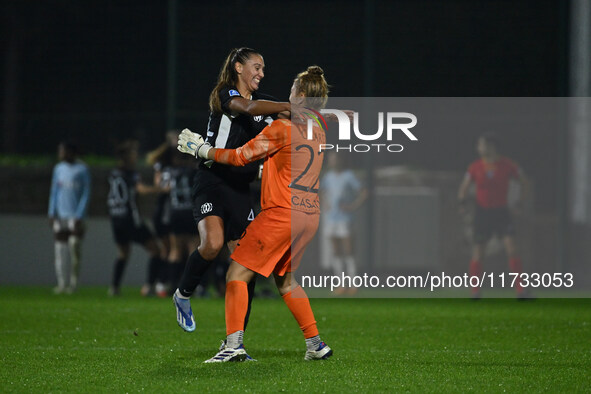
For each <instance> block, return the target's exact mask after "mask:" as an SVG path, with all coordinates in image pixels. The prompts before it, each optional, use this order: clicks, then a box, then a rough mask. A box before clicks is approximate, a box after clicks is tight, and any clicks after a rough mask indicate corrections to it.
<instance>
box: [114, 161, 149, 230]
mask: <svg viewBox="0 0 591 394" xmlns="http://www.w3.org/2000/svg"><path fill="white" fill-rule="evenodd" d="M108 179H109V196H108V197H107V205H108V207H109V215H110V216H111V218H112V219H116V220H118V221H119V220H124V219H127V220H131V221H133V223H135V224H136V225H139V224H140V223H141V217H140V213H139V210H138V208H137V201H136V199H137V193H136V190H135V188H136V185H137V184H138V182H139V181H140V174H139V173H138V172H137V171H133V170H126V169H122V168H116V169H114V170H112V171H111V173H110V174H109V178H108Z"/></svg>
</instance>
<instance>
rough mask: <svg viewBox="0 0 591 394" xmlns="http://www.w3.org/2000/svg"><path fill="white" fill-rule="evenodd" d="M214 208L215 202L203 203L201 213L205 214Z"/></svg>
mask: <svg viewBox="0 0 591 394" xmlns="http://www.w3.org/2000/svg"><path fill="white" fill-rule="evenodd" d="M212 209H213V204H212V203H210V202H206V203H205V204H203V205H202V206H201V214H202V215H205V214H206V213H209V212H211V210H212Z"/></svg>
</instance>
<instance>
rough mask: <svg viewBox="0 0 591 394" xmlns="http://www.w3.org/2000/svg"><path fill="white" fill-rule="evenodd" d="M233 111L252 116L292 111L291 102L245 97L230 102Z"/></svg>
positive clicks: (229, 105) (229, 106)
mask: <svg viewBox="0 0 591 394" xmlns="http://www.w3.org/2000/svg"><path fill="white" fill-rule="evenodd" d="M228 108H230V110H231V111H232V112H237V113H241V114H245V115H250V116H258V115H272V114H277V113H281V112H285V111H288V112H289V111H291V104H290V103H287V102H276V101H269V100H247V99H245V98H244V97H235V98H233V99H232V100H231V101H230V102H229V103H228Z"/></svg>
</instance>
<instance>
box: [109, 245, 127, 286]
mask: <svg viewBox="0 0 591 394" xmlns="http://www.w3.org/2000/svg"><path fill="white" fill-rule="evenodd" d="M129 251H130V245H129V244H117V259H116V260H115V264H114V266H113V281H112V283H111V287H110V288H109V295H111V296H118V295H120V294H121V279H122V278H123V273H124V272H125V267H126V266H127V260H129Z"/></svg>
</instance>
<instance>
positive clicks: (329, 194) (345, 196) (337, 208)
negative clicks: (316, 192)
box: [320, 170, 361, 223]
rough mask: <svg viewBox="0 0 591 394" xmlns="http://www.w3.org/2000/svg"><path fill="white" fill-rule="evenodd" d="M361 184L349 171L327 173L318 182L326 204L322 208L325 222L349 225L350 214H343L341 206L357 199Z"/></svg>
mask: <svg viewBox="0 0 591 394" xmlns="http://www.w3.org/2000/svg"><path fill="white" fill-rule="evenodd" d="M360 189H361V184H360V183H359V181H358V180H357V178H356V177H355V174H353V171H351V170H344V171H341V172H336V171H329V172H327V173H326V175H324V177H323V178H322V180H321V181H320V191H321V192H322V199H323V201H324V203H325V204H326V208H323V214H324V218H325V220H329V221H332V222H346V223H349V222H350V221H351V219H352V217H353V216H352V213H351V212H345V211H344V210H343V209H342V208H341V205H342V204H347V203H351V202H352V201H354V200H355V199H356V198H357V195H358V193H359V190H360Z"/></svg>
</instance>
